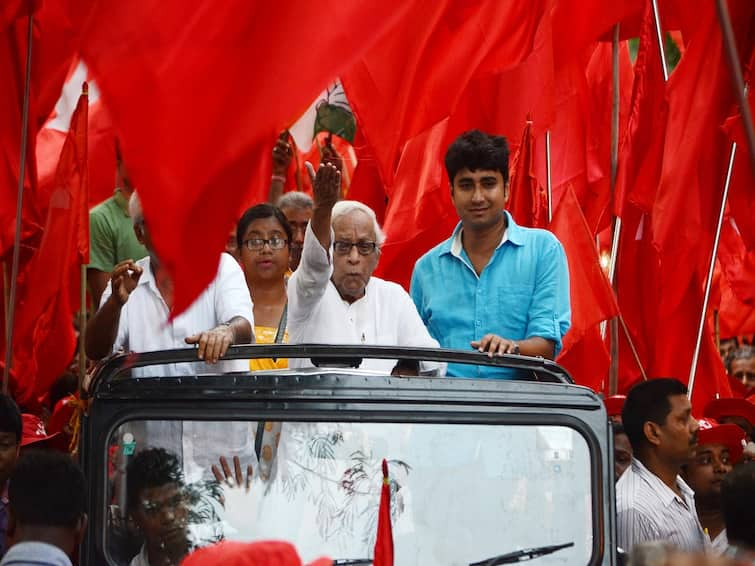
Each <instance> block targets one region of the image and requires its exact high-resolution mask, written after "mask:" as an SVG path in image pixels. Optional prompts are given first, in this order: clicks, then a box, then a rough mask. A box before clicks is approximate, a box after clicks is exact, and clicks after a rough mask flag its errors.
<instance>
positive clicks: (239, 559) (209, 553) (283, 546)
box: [181, 541, 333, 566]
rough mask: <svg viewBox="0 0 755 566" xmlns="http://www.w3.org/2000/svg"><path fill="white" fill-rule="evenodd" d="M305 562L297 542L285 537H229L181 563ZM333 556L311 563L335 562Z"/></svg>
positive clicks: (293, 565) (264, 565) (261, 565)
mask: <svg viewBox="0 0 755 566" xmlns="http://www.w3.org/2000/svg"><path fill="white" fill-rule="evenodd" d="M210 564H212V565H213V566H214V565H215V564H223V565H224V566H303V565H302V562H301V559H300V558H299V554H298V553H297V552H296V549H295V548H294V547H293V545H291V544H289V543H287V542H282V541H264V542H251V543H249V542H234V541H225V542H221V543H218V544H213V545H211V546H205V547H204V548H200V549H199V550H197V551H196V552H193V553H191V554H190V555H189V556H187V557H186V558H185V559H184V560H183V562H181V566H205V565H207V566H209V565H210ZM332 565H333V561H332V560H330V559H329V558H319V559H317V560H315V561H314V562H311V563H310V564H309V565H308V566H332Z"/></svg>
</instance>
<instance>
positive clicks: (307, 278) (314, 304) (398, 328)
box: [288, 226, 445, 373]
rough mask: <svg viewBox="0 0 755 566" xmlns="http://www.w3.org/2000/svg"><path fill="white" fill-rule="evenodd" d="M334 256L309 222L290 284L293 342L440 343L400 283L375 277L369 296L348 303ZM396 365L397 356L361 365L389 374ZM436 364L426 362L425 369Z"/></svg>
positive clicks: (304, 362)
mask: <svg viewBox="0 0 755 566" xmlns="http://www.w3.org/2000/svg"><path fill="white" fill-rule="evenodd" d="M332 240H333V234H332V232H331V241H332ZM332 257H333V250H332V247H331V249H330V250H326V249H325V248H323V247H322V245H321V244H320V241H319V240H318V239H317V237H316V236H315V234H314V232H313V231H312V228H311V226H307V233H306V236H305V238H304V249H303V250H302V257H301V263H300V264H299V268H298V269H297V270H296V271H295V272H294V274H293V275H292V277H291V280H290V281H289V284H288V333H289V343H290V344H355V345H378V346H416V347H426V348H437V347H438V342H437V341H436V340H435V339H433V338H432V336H430V333H429V332H428V331H427V328H425V325H424V323H423V322H422V319H421V318H420V317H419V314H418V313H417V308H416V307H415V306H414V302H413V301H412V299H411V297H410V296H409V294H408V293H407V292H406V291H404V289H403V287H401V286H400V285H397V284H396V283H391V282H390V281H384V280H383V279H379V278H378V277H370V280H369V282H368V283H367V287H366V289H365V294H364V297H362V298H361V299H358V300H357V301H354V302H353V303H351V304H349V303H348V302H347V301H344V300H343V299H342V298H341V296H340V294H339V293H338V290H337V289H336V286H335V285H334V284H333V282H332V281H331V280H330V277H331V275H332V274H333V263H332V262H331V259H330V258H332ZM288 363H289V367H292V368H297V367H311V365H312V364H311V362H310V361H309V360H308V359H290V360H289V362H288ZM395 365H396V360H365V361H364V362H363V363H362V365H361V368H362V369H369V370H377V371H381V372H386V373H390V371H391V370H392V369H393V367H394V366H395ZM436 367H438V365H437V364H424V363H423V369H430V368H436ZM441 369H443V370H444V369H445V365H443V366H442V368H441Z"/></svg>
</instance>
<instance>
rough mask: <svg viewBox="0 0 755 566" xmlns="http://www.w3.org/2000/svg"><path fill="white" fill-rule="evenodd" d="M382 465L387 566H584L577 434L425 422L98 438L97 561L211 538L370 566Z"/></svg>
mask: <svg viewBox="0 0 755 566" xmlns="http://www.w3.org/2000/svg"><path fill="white" fill-rule="evenodd" d="M258 454H259V456H258ZM221 456H223V457H224V459H225V461H226V464H227V466H226V469H225V471H224V469H223V466H222V465H221V464H220V463H219V461H218V460H219V458H220V457H221ZM234 456H236V457H238V460H237V461H236V460H234ZM383 459H386V460H387V461H388V469H389V478H390V487H391V515H392V524H393V537H394V545H395V555H396V564H401V565H407V566H413V565H417V566H421V565H426V564H445V565H465V566H466V565H467V564H470V563H473V562H476V561H479V560H483V559H485V558H488V557H491V556H497V555H500V554H503V553H507V552H512V551H516V550H520V549H526V548H534V547H540V546H543V545H557V544H563V543H568V542H573V543H574V546H572V547H569V548H566V549H564V550H561V551H560V552H557V553H554V554H552V555H548V556H543V557H542V558H539V559H538V564H587V563H589V561H590V557H591V555H592V552H593V533H594V525H593V521H594V518H593V516H592V513H593V511H592V509H593V507H592V497H593V495H592V487H591V486H592V485H593V482H592V479H593V478H591V466H590V453H589V449H588V445H587V442H586V441H585V439H584V437H583V436H582V435H581V434H580V433H579V432H577V431H576V430H574V429H571V428H568V427H565V426H552V425H522V424H517V425H504V424H498V423H496V424H453V423H433V422H427V423H417V422H413V423H398V422H293V421H287V422H282V423H281V422H272V421H262V422H260V423H257V422H239V421H223V422H209V421H168V420H165V421H131V422H127V423H125V424H123V425H121V426H120V427H118V428H117V429H116V430H115V431H114V432H113V434H112V435H111V437H110V452H109V466H108V477H109V497H108V501H107V502H106V503H107V505H108V509H107V517H108V522H107V528H106V533H105V536H106V538H105V543H106V544H105V546H106V550H107V552H106V554H107V555H108V558H109V559H110V560H111V563H113V564H129V563H131V562H132V560H133V559H134V557H137V558H138V556H137V555H142V556H143V558H145V559H147V560H146V561H145V562H144V563H157V562H158V561H162V562H164V563H170V562H171V561H172V560H176V561H178V559H179V558H180V556H182V555H184V554H186V552H188V551H189V550H190V549H191V548H192V547H195V546H201V545H204V544H209V543H211V542H214V541H217V540H220V539H229V540H245V541H252V540H269V539H277V540H287V541H290V542H292V543H293V544H294V545H295V546H296V547H297V549H298V550H299V553H300V554H301V556H302V559H303V560H304V561H309V560H313V559H315V558H317V557H319V556H329V557H331V558H333V559H360V558H371V557H372V556H373V548H374V544H375V535H376V530H377V518H378V508H379V502H380V493H381V486H382V484H383V481H382V471H381V464H382V460H383ZM213 465H215V473H213V470H212V466H213ZM250 471H251V476H249V478H248V479H247V473H248V472H250ZM216 476H218V477H220V479H221V481H218V480H217V479H216ZM226 476H228V479H226ZM239 479H241V482H239V481H238V480H239ZM239 483H240V485H239ZM139 563H142V562H139Z"/></svg>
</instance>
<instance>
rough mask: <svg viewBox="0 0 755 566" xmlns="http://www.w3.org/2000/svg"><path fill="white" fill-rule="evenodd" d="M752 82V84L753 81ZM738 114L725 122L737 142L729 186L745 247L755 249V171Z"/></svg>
mask: <svg viewBox="0 0 755 566" xmlns="http://www.w3.org/2000/svg"><path fill="white" fill-rule="evenodd" d="M754 66H755V50H753V55H752V58H751V60H750V73H749V74H750V77H752V76H753V72H755V69H753V67H754ZM750 84H752V83H750ZM747 96H748V99H749V104H750V112H751V114H752V115H753V116H755V88H752V87H751V88H750V90H749V92H748V95H747ZM737 110H738V111H737V113H736V114H735V115H734V116H731V117H729V118H728V119H727V120H726V122H725V123H724V130H725V131H726V133H727V135H728V137H729V139H730V140H731V141H732V142H736V143H737V151H736V155H735V158H734V168H733V170H732V173H731V184H730V186H729V209H730V211H731V215H732V216H733V217H734V218H735V219H736V221H737V226H738V229H739V232H740V234H741V236H742V240H743V241H744V244H745V246H746V247H747V249H749V250H755V222H753V221H752V219H753V218H755V194H754V193H753V190H752V188H753V187H755V171H753V170H752V166H751V165H750V159H749V155H748V147H747V139H746V137H745V133H744V127H743V125H742V115H741V113H740V112H739V109H738V107H737Z"/></svg>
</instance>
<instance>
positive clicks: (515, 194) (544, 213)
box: [508, 121, 548, 228]
mask: <svg viewBox="0 0 755 566" xmlns="http://www.w3.org/2000/svg"><path fill="white" fill-rule="evenodd" d="M534 142H535V138H534V136H533V135H532V122H530V121H528V122H527V125H526V126H525V127H524V132H523V133H522V141H521V143H520V144H519V149H518V150H517V152H516V153H515V154H514V157H513V158H512V160H511V166H510V168H509V169H510V171H511V173H510V184H511V200H510V201H509V206H508V209H509V212H511V215H512V216H513V217H514V221H515V222H516V223H517V224H519V225H521V226H529V227H531V228H545V227H546V226H547V225H548V194H547V193H546V192H545V188H543V187H542V186H540V184H539V183H538V181H537V177H536V176H535V156H534V151H533V145H534Z"/></svg>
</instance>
